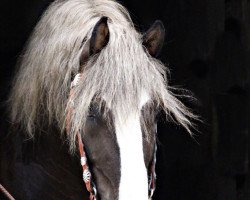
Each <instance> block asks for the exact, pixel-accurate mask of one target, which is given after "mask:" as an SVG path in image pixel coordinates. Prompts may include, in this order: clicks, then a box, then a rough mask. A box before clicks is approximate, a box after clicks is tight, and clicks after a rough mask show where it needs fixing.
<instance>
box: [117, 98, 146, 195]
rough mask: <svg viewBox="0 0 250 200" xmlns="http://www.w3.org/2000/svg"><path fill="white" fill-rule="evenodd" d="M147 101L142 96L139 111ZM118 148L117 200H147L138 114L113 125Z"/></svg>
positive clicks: (132, 114)
mask: <svg viewBox="0 0 250 200" xmlns="http://www.w3.org/2000/svg"><path fill="white" fill-rule="evenodd" d="M148 100H149V96H148V95H147V94H142V98H141V103H140V109H141V108H142V106H143V105H144V104H145V103H146V102H147V101H148ZM115 128H116V135H117V142H118V146H119V148H120V159H121V179H120V185H119V200H148V174H147V169H146V166H145V162H144V154H143V140H142V131H141V124H140V113H131V114H130V115H129V116H128V117H127V119H125V120H124V123H123V124H117V123H115Z"/></svg>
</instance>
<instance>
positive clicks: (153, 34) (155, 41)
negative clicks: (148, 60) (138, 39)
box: [143, 20, 165, 57]
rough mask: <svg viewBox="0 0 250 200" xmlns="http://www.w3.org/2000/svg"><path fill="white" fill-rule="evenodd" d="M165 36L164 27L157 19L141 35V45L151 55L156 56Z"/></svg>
mask: <svg viewBox="0 0 250 200" xmlns="http://www.w3.org/2000/svg"><path fill="white" fill-rule="evenodd" d="M164 38H165V28H164V25H163V23H162V22H161V21H159V20H157V21H155V22H154V24H153V25H152V26H151V27H150V28H149V30H148V31H147V32H146V33H145V34H144V35H143V45H144V46H145V47H146V48H147V50H148V52H149V54H150V55H151V56H154V57H157V56H158V55H159V53H160V51H161V49H162V46H163V43H164Z"/></svg>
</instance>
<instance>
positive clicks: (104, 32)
mask: <svg viewBox="0 0 250 200" xmlns="http://www.w3.org/2000/svg"><path fill="white" fill-rule="evenodd" d="M107 22H108V18H107V17H102V18H101V19H100V20H99V21H98V22H97V24H96V25H95V27H94V29H93V32H92V36H91V39H90V49H89V52H90V55H92V54H96V53H98V52H100V51H101V50H102V49H103V48H104V47H105V46H106V45H107V44H108V41H109V28H108V23H107Z"/></svg>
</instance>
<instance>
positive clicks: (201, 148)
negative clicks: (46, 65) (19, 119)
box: [0, 0, 250, 200]
mask: <svg viewBox="0 0 250 200" xmlns="http://www.w3.org/2000/svg"><path fill="white" fill-rule="evenodd" d="M50 2H52V1H49V0H39V1H32V0H23V1H21V0H19V1H17V0H1V2H0V41H1V42H0V44H1V46H0V52H1V53H0V97H1V102H4V101H5V100H6V96H7V94H8V91H9V88H10V80H11V77H12V76H13V73H14V67H15V64H16V62H17V58H18V55H19V54H20V52H21V50H22V48H23V46H24V44H25V41H26V40H27V39H28V37H29V35H30V33H31V31H32V29H33V28H34V26H35V24H36V23H37V21H38V20H39V17H40V15H41V14H42V12H43V11H44V10H45V9H46V7H47V6H48V5H49V3H50ZM121 2H122V4H123V5H125V6H126V7H127V8H128V9H129V11H130V13H131V15H132V18H133V20H134V22H135V24H136V25H137V27H138V29H139V30H141V31H145V30H146V29H147V28H148V27H149V26H150V25H151V24H152V23H153V22H154V20H156V19H160V20H162V21H163V23H164V25H165V28H166V32H167V34H166V40H165V45H164V48H163V52H162V54H161V57H160V59H161V60H162V61H163V62H164V63H166V64H168V65H169V68H170V70H171V72H172V74H171V79H170V83H171V84H172V85H177V86H181V87H184V88H187V89H189V90H191V91H192V92H193V93H194V95H195V96H196V98H197V99H198V101H197V102H193V103H190V102H187V104H188V105H189V106H191V107H192V108H193V109H194V110H195V111H196V112H197V113H199V114H200V115H201V116H202V118H203V123H202V124H201V123H200V124H198V129H199V131H200V133H198V132H197V133H196V136H195V140H194V139H192V138H191V137H190V136H189V135H188V134H187V133H186V132H185V131H183V130H182V129H181V128H180V127H177V126H176V125H174V124H171V123H163V122H159V131H158V132H159V145H158V146H159V148H158V149H159V150H158V160H157V174H158V179H157V191H156V195H155V199H162V200H163V199H167V200H189V199H190V200H250V181H249V175H248V172H249V162H248V160H249V155H250V154H249V149H248V148H247V146H248V144H250V143H249V137H247V136H248V128H249V124H250V123H249V119H248V118H247V115H248V113H249V108H248V107H247V102H248V100H249V76H248V75H249V67H248V65H249V56H248V55H249V50H250V49H249V48H250V1H249V0H164V1H163V0H154V1H153V0H148V1H145V0H124V1H121ZM0 111H1V113H3V111H4V106H2V107H1V110H0ZM1 120H2V119H1Z"/></svg>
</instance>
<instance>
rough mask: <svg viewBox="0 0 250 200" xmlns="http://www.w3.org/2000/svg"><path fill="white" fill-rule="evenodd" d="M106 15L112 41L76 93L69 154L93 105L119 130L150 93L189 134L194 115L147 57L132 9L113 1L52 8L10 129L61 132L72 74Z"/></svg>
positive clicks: (13, 102)
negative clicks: (110, 115) (118, 125)
mask: <svg viewBox="0 0 250 200" xmlns="http://www.w3.org/2000/svg"><path fill="white" fill-rule="evenodd" d="M103 16H106V17H108V27H109V32H110V33H109V34H110V37H109V38H110V39H109V42H108V44H107V46H106V47H105V48H104V49H103V50H102V51H101V52H100V53H99V54H98V55H95V56H92V57H91V58H90V59H89V60H88V62H87V63H86V64H85V66H84V70H83V77H82V78H81V80H80V83H79V86H78V87H77V88H76V91H75V92H76V95H75V97H74V103H75V104H74V106H75V108H76V109H75V111H74V112H73V113H72V122H73V124H72V132H71V134H69V141H70V147H71V149H74V147H75V130H78V129H79V128H81V127H83V126H84V124H85V121H86V118H87V115H88V112H89V107H90V105H91V102H93V101H95V100H96V102H97V103H98V106H99V107H100V108H101V107H103V105H104V104H105V105H106V107H108V109H109V110H111V111H112V113H113V116H114V119H115V121H116V123H122V121H123V120H124V119H126V116H128V115H129V114H130V113H131V111H133V112H134V111H135V112H140V108H139V104H140V99H141V96H142V95H144V94H147V95H148V96H149V97H150V99H151V102H154V104H155V103H156V105H157V106H158V107H159V108H161V109H163V110H164V111H165V112H166V114H167V116H174V118H175V120H176V121H177V122H178V123H179V124H181V125H183V126H184V127H185V128H186V129H187V130H189V127H190V125H191V123H190V120H189V119H190V118H193V117H194V116H193V114H192V113H191V112H190V111H189V110H188V109H187V108H186V107H185V106H184V105H183V104H182V103H181V102H180V101H179V100H178V99H177V98H176V97H175V96H174V95H173V94H172V93H171V92H170V90H169V86H168V85H167V77H166V75H165V73H166V67H165V66H164V65H163V64H162V63H160V62H159V61H158V60H156V59H155V58H153V57H151V56H150V55H149V54H148V53H147V52H146V50H145V48H144V47H143V45H142V35H141V34H140V33H138V32H137V31H136V29H135V28H134V25H133V23H132V20H131V18H130V16H129V14H128V12H127V10H126V9H125V8H124V7H123V6H121V5H120V4H118V3H117V2H115V1H113V0H68V1H55V2H54V3H53V4H52V5H51V6H50V7H49V8H48V10H47V11H46V12H45V13H44V15H43V16H42V18H41V20H40V22H39V23H38V24H37V26H36V28H35V30H34V32H33V34H32V36H31V38H30V40H29V42H28V45H27V47H26V49H25V51H24V54H23V55H22V60H21V64H20V68H19V71H18V73H17V76H16V79H15V81H14V85H13V90H12V92H11V95H10V109H11V119H12V121H13V123H18V124H21V125H22V127H23V128H24V129H25V130H26V131H27V133H28V134H29V135H30V136H33V135H34V133H35V132H37V131H39V129H42V128H44V127H43V125H44V124H46V125H50V124H57V126H58V127H59V128H60V129H61V130H62V132H63V130H64V128H65V118H66V109H67V102H68V97H69V90H70V84H71V79H72V75H76V74H77V73H78V71H79V69H80V56H81V52H82V50H83V48H84V47H85V45H87V43H88V40H89V38H90V36H91V33H92V30H93V28H94V26H95V24H96V23H97V21H98V20H99V19H100V18H101V17H103ZM97 99H99V100H98V101H97ZM105 110H107V109H104V114H105V112H106V111H105Z"/></svg>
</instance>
